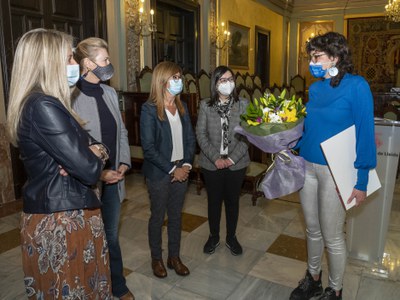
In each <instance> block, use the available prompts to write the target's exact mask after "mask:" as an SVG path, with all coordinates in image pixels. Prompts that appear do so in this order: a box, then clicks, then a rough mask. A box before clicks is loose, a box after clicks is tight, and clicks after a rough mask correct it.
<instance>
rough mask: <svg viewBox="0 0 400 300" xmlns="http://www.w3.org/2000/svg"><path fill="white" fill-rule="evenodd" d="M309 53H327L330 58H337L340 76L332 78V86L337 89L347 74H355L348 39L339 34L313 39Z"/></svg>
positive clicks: (333, 33) (309, 46)
mask: <svg viewBox="0 0 400 300" xmlns="http://www.w3.org/2000/svg"><path fill="white" fill-rule="evenodd" d="M306 50H307V53H308V54H310V53H311V51H321V52H325V53H326V54H327V55H328V56H331V57H337V58H338V62H337V64H336V68H338V70H339V73H338V75H336V76H334V77H332V79H331V86H332V87H336V86H338V85H339V84H340V81H341V80H342V78H343V77H344V75H345V74H346V73H350V74H352V73H353V72H354V66H353V62H352V60H351V52H350V49H349V46H348V44H347V40H346V38H345V37H344V36H343V35H342V34H340V33H338V32H327V33H325V34H322V35H317V36H316V37H314V38H312V39H311V40H310V41H309V42H308V43H307V45H306Z"/></svg>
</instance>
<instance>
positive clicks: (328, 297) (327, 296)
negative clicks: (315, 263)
mask: <svg viewBox="0 0 400 300" xmlns="http://www.w3.org/2000/svg"><path fill="white" fill-rule="evenodd" d="M318 300H342V290H340V292H339V296H336V291H335V290H334V289H333V288H331V287H327V288H326V289H325V292H324V293H323V294H322V295H321V297H319V298H318Z"/></svg>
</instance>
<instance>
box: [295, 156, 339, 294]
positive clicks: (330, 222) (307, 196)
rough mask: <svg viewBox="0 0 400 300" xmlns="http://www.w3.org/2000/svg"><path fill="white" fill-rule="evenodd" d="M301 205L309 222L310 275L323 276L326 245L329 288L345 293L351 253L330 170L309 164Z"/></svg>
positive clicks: (307, 163)
mask: <svg viewBox="0 0 400 300" xmlns="http://www.w3.org/2000/svg"><path fill="white" fill-rule="evenodd" d="M300 201H301V206H302V208H303V213H304V218H305V222H306V227H307V228H306V235H307V250H308V271H309V272H310V273H311V275H319V272H320V270H321V260H322V255H323V251H324V245H325V246H326V249H327V252H328V263H329V286H330V287H331V288H333V289H334V290H336V291H338V290H341V289H342V285H343V275H344V270H345V266H346V259H347V250H346V241H345V236H344V232H343V229H344V222H345V218H346V210H345V209H344V207H343V205H342V203H341V201H340V199H339V197H338V195H337V192H336V187H335V183H334V181H333V178H332V175H331V173H330V172H329V169H328V167H327V166H324V165H319V164H314V163H310V162H308V161H306V175H305V182H304V187H303V188H302V189H301V190H300Z"/></svg>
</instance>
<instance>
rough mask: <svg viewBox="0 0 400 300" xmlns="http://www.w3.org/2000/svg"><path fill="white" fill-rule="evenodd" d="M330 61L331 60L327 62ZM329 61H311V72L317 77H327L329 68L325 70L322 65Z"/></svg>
mask: <svg viewBox="0 0 400 300" xmlns="http://www.w3.org/2000/svg"><path fill="white" fill-rule="evenodd" d="M327 63H330V62H327ZM327 63H320V62H316V63H315V62H312V61H310V67H309V69H310V73H311V75H312V76H313V77H315V78H322V77H325V75H326V72H327V70H324V69H323V68H322V66H323V65H324V64H327Z"/></svg>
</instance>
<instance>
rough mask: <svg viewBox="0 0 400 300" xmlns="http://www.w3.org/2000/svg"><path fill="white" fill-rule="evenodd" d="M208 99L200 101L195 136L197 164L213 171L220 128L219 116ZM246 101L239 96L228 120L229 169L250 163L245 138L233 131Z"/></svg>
mask: <svg viewBox="0 0 400 300" xmlns="http://www.w3.org/2000/svg"><path fill="white" fill-rule="evenodd" d="M209 101H210V99H204V100H202V101H201V102H200V109H199V113H198V117H197V125H196V137H197V142H198V144H199V146H200V149H201V152H200V156H199V164H200V166H201V167H202V168H204V169H207V170H210V171H215V170H217V167H216V166H215V164H214V163H215V161H216V160H217V159H218V158H219V157H220V149H221V140H222V128H221V117H220V116H219V115H218V113H217V112H216V111H215V110H214V109H213V108H212V107H210V106H208V103H209ZM247 105H248V101H247V100H246V99H243V98H240V99H239V101H238V102H235V103H234V104H233V106H232V110H231V117H230V121H229V137H228V138H229V140H230V144H229V145H228V156H229V157H230V158H231V159H232V160H233V161H234V163H235V164H234V165H232V166H230V167H229V169H230V170H240V169H243V168H245V167H247V166H248V165H249V163H250V158H249V152H248V145H247V139H246V138H245V137H244V136H242V135H240V134H238V133H235V132H234V131H233V129H234V128H235V126H237V125H239V123H240V115H241V114H243V113H245V111H246V107H247Z"/></svg>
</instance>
